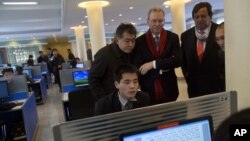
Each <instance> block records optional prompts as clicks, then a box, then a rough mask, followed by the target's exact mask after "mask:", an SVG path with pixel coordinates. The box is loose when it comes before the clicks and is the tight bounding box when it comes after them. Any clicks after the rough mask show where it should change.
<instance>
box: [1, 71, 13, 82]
mask: <svg viewBox="0 0 250 141" xmlns="http://www.w3.org/2000/svg"><path fill="white" fill-rule="evenodd" d="M2 74H3V78H5V79H7V80H8V81H9V80H11V79H12V78H13V77H14V71H13V69H12V68H4V69H3V71H2Z"/></svg>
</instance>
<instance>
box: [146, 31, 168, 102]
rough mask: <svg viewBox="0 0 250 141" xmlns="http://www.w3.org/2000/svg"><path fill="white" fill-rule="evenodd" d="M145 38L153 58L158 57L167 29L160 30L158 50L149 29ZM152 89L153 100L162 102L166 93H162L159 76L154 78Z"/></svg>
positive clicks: (164, 43)
mask: <svg viewBox="0 0 250 141" xmlns="http://www.w3.org/2000/svg"><path fill="white" fill-rule="evenodd" d="M146 38H147V45H148V47H149V49H150V52H151V53H152V55H153V56H154V58H155V59H158V58H160V57H161V55H162V53H163V51H164V50H165V47H166V41H167V31H165V30H162V32H161V35H160V41H159V51H157V50H156V45H155V44H154V39H153V36H152V33H151V31H150V30H148V32H147V33H146ZM154 91H155V100H156V102H157V103H158V102H159V103H162V102H165V101H166V99H167V98H166V95H165V94H164V90H163V85H162V80H161V78H160V77H158V78H156V79H155V80H154Z"/></svg>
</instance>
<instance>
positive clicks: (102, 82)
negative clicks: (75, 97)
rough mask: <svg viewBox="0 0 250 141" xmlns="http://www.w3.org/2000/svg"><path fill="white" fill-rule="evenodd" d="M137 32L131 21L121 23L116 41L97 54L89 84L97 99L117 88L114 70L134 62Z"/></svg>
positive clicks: (117, 30)
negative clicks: (133, 52)
mask: <svg viewBox="0 0 250 141" xmlns="http://www.w3.org/2000/svg"><path fill="white" fill-rule="evenodd" d="M136 33H137V32H136V29H135V27H134V26H133V25H132V24H131V23H122V24H120V25H119V26H118V28H117V29H116V33H115V40H114V42H113V43H112V44H109V45H107V46H106V47H103V48H101V49H100V50H99V51H98V52H97V53H96V54H95V56H94V61H93V64H92V66H91V69H90V74H89V84H90V88H91V90H92V93H93V95H94V97H95V99H96V100H98V99H100V98H101V97H103V96H105V95H108V94H110V93H112V92H114V91H115V90H116V88H115V86H114V71H115V69H116V68H117V67H118V66H119V65H121V64H124V63H132V60H133V54H132V51H133V49H134V46H135V39H136Z"/></svg>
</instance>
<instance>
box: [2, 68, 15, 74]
mask: <svg viewBox="0 0 250 141" xmlns="http://www.w3.org/2000/svg"><path fill="white" fill-rule="evenodd" d="M6 72H12V73H13V74H14V71H13V69H12V68H4V69H3V71H2V74H3V75H4V74H5V73H6Z"/></svg>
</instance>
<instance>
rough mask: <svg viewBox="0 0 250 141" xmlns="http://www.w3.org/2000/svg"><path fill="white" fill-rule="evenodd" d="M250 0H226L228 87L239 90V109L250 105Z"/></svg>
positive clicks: (228, 88)
mask: <svg viewBox="0 0 250 141" xmlns="http://www.w3.org/2000/svg"><path fill="white" fill-rule="evenodd" d="M249 5H250V1H249V0H240V1H235V0H225V43H226V44H225V52H226V56H225V57H226V87H227V90H237V92H238V107H239V108H238V109H239V110H240V109H244V108H247V107H250V76H249V74H250V37H249V33H250V26H249V25H250V12H249Z"/></svg>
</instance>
